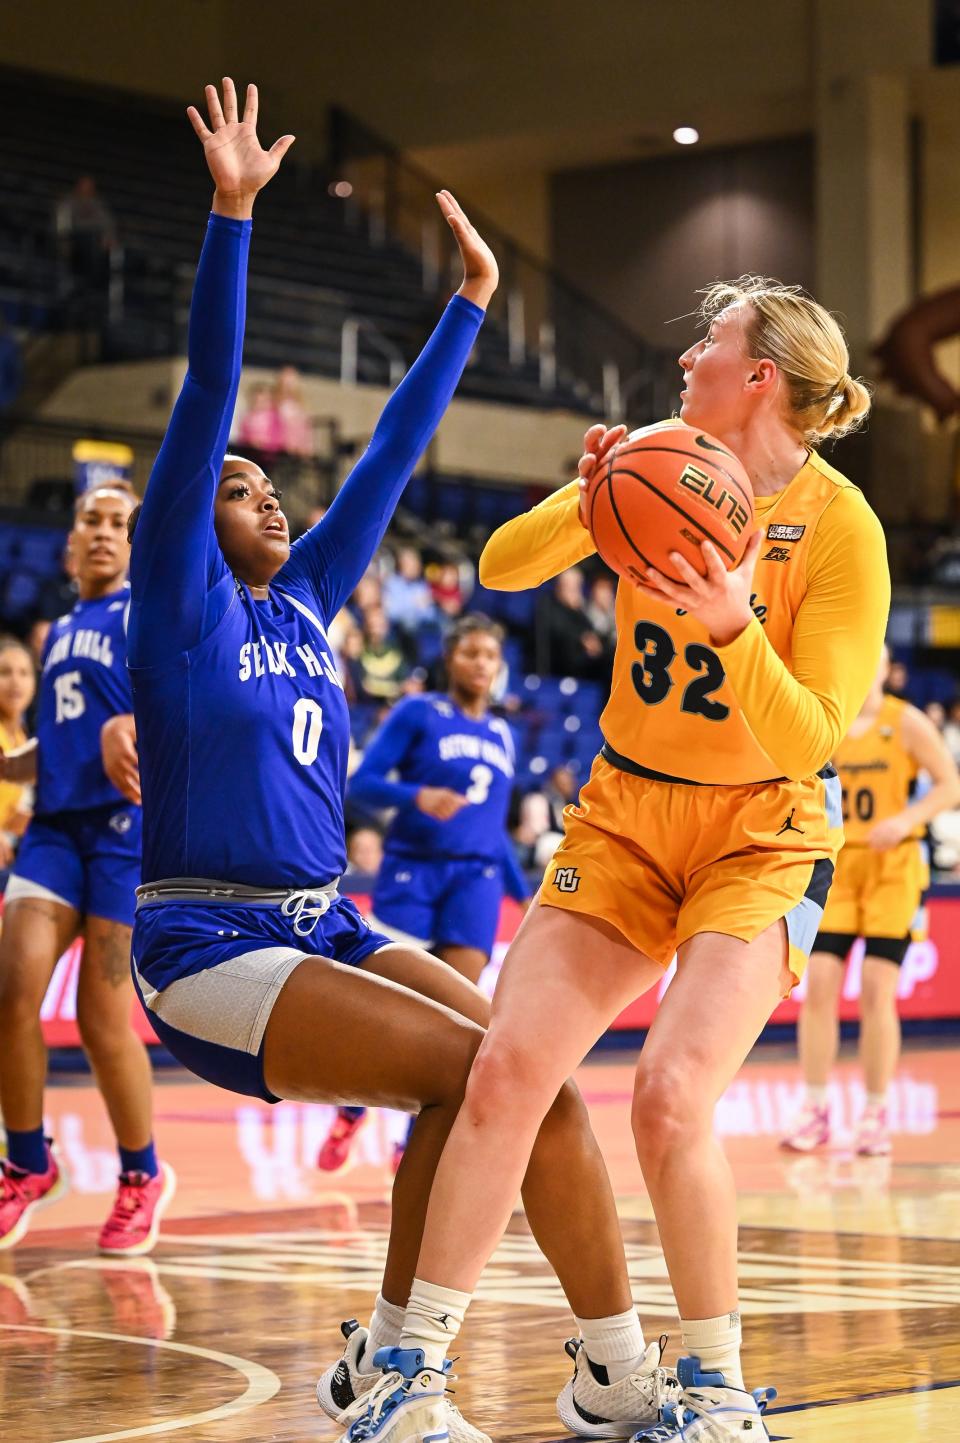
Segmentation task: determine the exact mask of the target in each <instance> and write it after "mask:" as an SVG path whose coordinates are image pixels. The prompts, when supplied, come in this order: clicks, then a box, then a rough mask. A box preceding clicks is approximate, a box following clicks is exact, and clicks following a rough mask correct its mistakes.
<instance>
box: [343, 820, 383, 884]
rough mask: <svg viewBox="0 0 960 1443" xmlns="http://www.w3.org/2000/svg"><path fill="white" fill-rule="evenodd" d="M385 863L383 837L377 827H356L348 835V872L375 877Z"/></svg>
mask: <svg viewBox="0 0 960 1443" xmlns="http://www.w3.org/2000/svg"><path fill="white" fill-rule="evenodd" d="M382 861H383V837H382V835H381V833H380V832H379V831H378V830H377V828H376V827H354V829H353V831H352V832H348V833H347V872H348V873H350V872H363V873H364V874H365V875H366V876H368V877H375V876H376V875H377V873H378V872H379V870H380V863H381V862H382Z"/></svg>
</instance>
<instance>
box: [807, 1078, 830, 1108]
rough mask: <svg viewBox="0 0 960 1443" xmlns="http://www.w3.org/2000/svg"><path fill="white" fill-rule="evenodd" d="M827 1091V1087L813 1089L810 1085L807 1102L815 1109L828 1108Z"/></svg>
mask: <svg viewBox="0 0 960 1443" xmlns="http://www.w3.org/2000/svg"><path fill="white" fill-rule="evenodd" d="M827 1091H828V1089H827V1087H826V1085H824V1086H823V1087H811V1086H810V1085H809V1083H808V1084H807V1101H808V1102H809V1103H811V1104H812V1105H813V1106H814V1107H826V1105H827Z"/></svg>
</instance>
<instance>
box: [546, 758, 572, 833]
mask: <svg viewBox="0 0 960 1443" xmlns="http://www.w3.org/2000/svg"><path fill="white" fill-rule="evenodd" d="M579 791H580V788H579V786H578V785H577V778H576V774H575V773H574V771H573V768H572V767H569V766H567V765H566V763H565V762H561V764H560V766H558V767H554V769H553V771H552V772H551V773H550V778H549V780H548V782H547V785H546V786H545V787H544V789H543V795H544V797H545V798H546V801H547V808H548V810H549V813H550V826H551V827H552V829H553V830H554V831H555V832H562V831H563V809H564V807H567V806H569V805H570V803H571V802H575V801H576V800H577V797H578V795H579Z"/></svg>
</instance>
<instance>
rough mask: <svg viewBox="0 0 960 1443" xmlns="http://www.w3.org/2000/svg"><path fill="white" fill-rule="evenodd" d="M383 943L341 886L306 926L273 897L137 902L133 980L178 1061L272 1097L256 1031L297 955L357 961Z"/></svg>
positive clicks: (261, 1030)
mask: <svg viewBox="0 0 960 1443" xmlns="http://www.w3.org/2000/svg"><path fill="white" fill-rule="evenodd" d="M391 944H392V939H391V938H390V937H387V936H384V935H383V933H381V932H377V931H375V930H374V929H373V928H372V927H370V926H369V925H368V923H367V922H366V920H365V919H364V918H363V917H362V916H361V915H360V913H359V911H358V910H357V908H356V906H355V905H354V904H353V902H351V901H350V900H349V899H348V898H346V897H340V896H338V897H337V898H336V899H335V900H334V902H333V903H332V905H331V906H330V908H329V910H328V911H327V912H326V913H325V914H324V915H323V916H322V917H321V918H320V919H319V921H318V923H317V925H316V926H315V927H314V929H313V931H312V932H309V933H308V934H306V935H303V934H301V933H298V932H296V931H295V930H294V919H293V918H292V917H287V916H284V914H283V913H282V912H281V910H280V907H279V906H255V907H246V906H242V905H238V904H225V905H217V904H216V903H215V902H206V901H204V902H202V903H197V902H160V903H154V904H148V905H144V904H143V903H141V904H140V905H139V906H138V907H137V915H136V920H135V922H134V928H133V946H132V952H133V981H134V985H135V987H136V989H137V992H138V994H139V997H140V1001H141V1003H142V1004H143V1007H144V1010H145V1011H146V1014H147V1016H148V1018H149V1019H150V1023H151V1025H152V1027H153V1029H154V1031H155V1032H156V1034H157V1036H158V1037H159V1039H160V1041H161V1042H162V1043H163V1045H164V1047H166V1049H167V1050H168V1052H170V1053H172V1055H173V1056H174V1057H175V1058H176V1059H177V1061H178V1062H181V1063H182V1064H183V1066H184V1067H187V1068H189V1069H190V1071H191V1072H193V1073H196V1075H197V1076H198V1077H202V1078H203V1079H204V1080H205V1081H206V1082H213V1083H215V1084H216V1085H217V1086H218V1087H223V1088H226V1090H227V1091H228V1092H239V1093H242V1094H244V1095H245V1096H248V1097H260V1098H263V1100H264V1101H265V1102H278V1101H279V1098H277V1097H275V1096H274V1094H273V1093H272V1092H271V1091H270V1090H269V1088H268V1087H267V1085H266V1082H265V1080H264V1076H263V1049H264V1038H265V1036H266V1030H267V1023H268V1022H269V1020H270V1013H271V1011H272V1009H273V1005H274V1003H275V1002H276V1000H277V998H278V997H279V995H280V992H281V990H282V988H283V985H284V983H285V982H286V980H287V978H288V977H289V976H290V974H291V972H293V970H294V968H296V967H298V966H299V965H300V963H301V962H302V961H303V959H304V957H329V958H332V959H333V960H334V961H335V962H343V963H345V964H346V965H348V966H354V967H357V966H359V965H360V964H361V963H362V962H363V961H364V960H365V958H367V957H369V956H370V954H371V953H372V952H378V951H379V950H380V948H381V947H388V946H390V945H391ZM374 1023H375V1019H374V1018H371V1025H373V1024H374Z"/></svg>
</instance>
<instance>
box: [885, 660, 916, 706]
mask: <svg viewBox="0 0 960 1443" xmlns="http://www.w3.org/2000/svg"><path fill="white" fill-rule="evenodd" d="M883 689H884V691H888V692H889V693H890V695H891V696H898V697H900V698H901V699H902V700H903V701H907V700H909V697H908V692H909V689H910V673H909V672H908V671H907V666H906V662H903V661H892V662H891V663H890V671H889V674H888V676H887V680H886V682H885V683H884V687H883Z"/></svg>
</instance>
